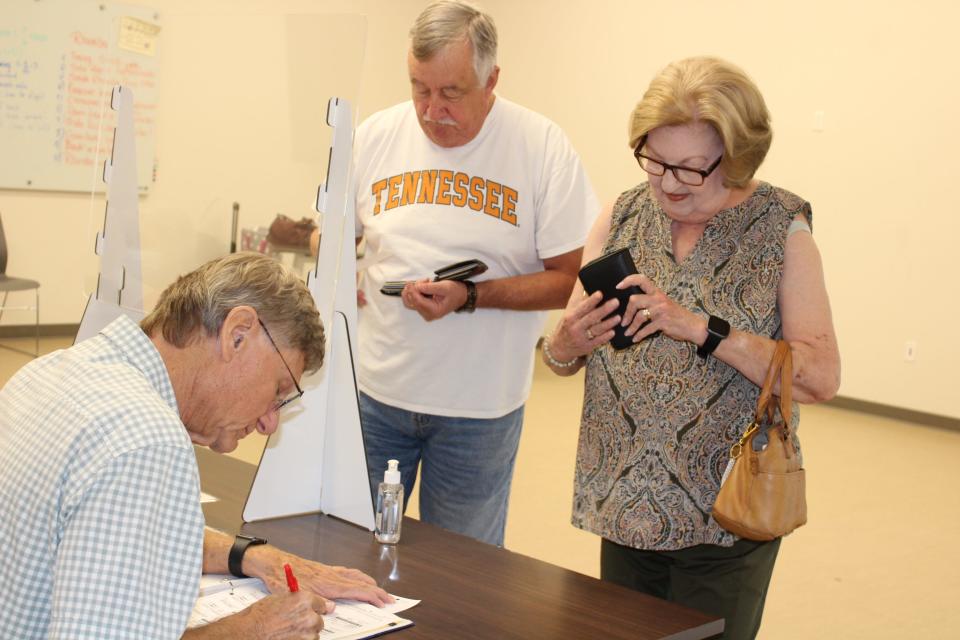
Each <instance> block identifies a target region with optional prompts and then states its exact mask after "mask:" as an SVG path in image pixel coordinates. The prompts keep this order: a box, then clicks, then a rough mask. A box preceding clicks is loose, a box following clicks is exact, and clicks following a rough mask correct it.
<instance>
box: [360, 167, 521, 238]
mask: <svg viewBox="0 0 960 640" xmlns="http://www.w3.org/2000/svg"><path fill="white" fill-rule="evenodd" d="M371 189H372V195H373V215H377V214H379V213H381V212H383V211H390V210H391V209H396V208H397V207H404V206H407V205H411V204H437V205H444V206H454V207H466V208H469V209H472V210H473V211H482V212H483V213H485V214H487V215H488V216H493V217H494V218H498V219H500V220H503V221H504V222H508V223H510V224H512V225H514V226H517V213H516V209H517V191H516V189H512V188H510V187H508V186H506V185H504V184H500V183H499V182H495V181H493V180H489V179H486V178H481V177H479V176H468V175H467V174H465V173H462V172H459V171H456V172H455V171H448V170H446V169H426V170H424V171H407V172H404V173H402V174H398V175H395V176H390V177H389V178H384V179H382V180H377V181H376V182H374V183H373V184H372V185H371Z"/></svg>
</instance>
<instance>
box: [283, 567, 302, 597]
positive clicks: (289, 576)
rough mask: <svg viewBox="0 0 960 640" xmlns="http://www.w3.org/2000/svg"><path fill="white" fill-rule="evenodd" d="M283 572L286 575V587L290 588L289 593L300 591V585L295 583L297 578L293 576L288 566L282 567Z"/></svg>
mask: <svg viewBox="0 0 960 640" xmlns="http://www.w3.org/2000/svg"><path fill="white" fill-rule="evenodd" d="M283 571H284V573H286V574H287V587H289V588H290V593H296V592H297V591H300V585H299V584H298V583H297V577H296V576H295V575H293V569H291V568H290V565H289V564H285V565H283Z"/></svg>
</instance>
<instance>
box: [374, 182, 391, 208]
mask: <svg viewBox="0 0 960 640" xmlns="http://www.w3.org/2000/svg"><path fill="white" fill-rule="evenodd" d="M371 187H372V195H373V215H377V214H378V213H380V200H381V198H382V197H383V190H384V189H386V188H387V181H386V180H377V181H376V182H374V183H373V185H371Z"/></svg>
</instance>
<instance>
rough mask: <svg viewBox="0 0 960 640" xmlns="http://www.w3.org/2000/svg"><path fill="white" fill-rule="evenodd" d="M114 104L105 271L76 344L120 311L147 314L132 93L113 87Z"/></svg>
mask: <svg viewBox="0 0 960 640" xmlns="http://www.w3.org/2000/svg"><path fill="white" fill-rule="evenodd" d="M110 107H111V108H112V109H113V110H114V111H116V112H117V126H116V128H115V129H114V132H113V153H112V154H111V157H110V159H109V160H107V161H106V162H104V165H103V181H104V182H106V183H107V209H106V212H105V213H104V219H103V231H101V232H100V233H98V234H97V238H96V245H95V247H94V251H95V252H96V254H97V255H98V256H100V275H99V276H98V278H97V290H96V292H95V293H93V294H91V295H90V297H89V298H88V299H87V306H86V308H85V309H84V310H83V317H82V318H81V319H80V329H79V331H77V337H76V339H75V340H74V343H75V344H76V343H77V342H81V341H83V340H86V339H87V338H90V337H92V336H95V335H97V333H99V332H100V330H101V329H103V328H104V327H105V326H107V325H108V324H110V323H111V322H113V321H114V320H115V319H117V318H119V317H120V316H121V315H127V316H129V317H130V318H131V319H132V320H134V321H136V322H139V321H140V320H142V319H143V316H144V313H143V284H142V282H141V272H140V203H139V200H138V199H137V194H138V190H137V143H136V134H135V130H134V127H133V92H132V91H130V89H129V88H127V87H121V86H117V87H114V88H113V94H112V95H111V99H110Z"/></svg>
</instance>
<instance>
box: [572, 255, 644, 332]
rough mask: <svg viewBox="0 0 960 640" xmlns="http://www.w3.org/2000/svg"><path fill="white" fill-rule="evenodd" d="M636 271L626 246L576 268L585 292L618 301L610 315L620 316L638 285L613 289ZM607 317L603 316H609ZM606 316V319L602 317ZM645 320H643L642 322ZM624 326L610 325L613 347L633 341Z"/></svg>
mask: <svg viewBox="0 0 960 640" xmlns="http://www.w3.org/2000/svg"><path fill="white" fill-rule="evenodd" d="M634 273H637V266H636V265H635V264H634V263H633V258H632V257H631V256H630V249H629V248H627V247H624V248H623V249H618V250H617V251H613V252H611V253H608V254H606V255H602V256H600V257H599V258H596V259H595V260H591V261H590V262H588V263H587V264H585V265H583V268H582V269H580V282H581V283H583V288H584V290H585V291H586V292H587V294H592V293H593V292H595V291H599V292H600V293H601V294H602V295H603V301H604V302H606V301H607V300H610V299H611V298H616V299H617V300H619V301H620V306H618V307H617V309H616V310H615V311H614V312H613V313H611V314H610V316H612V315H616V314H620V315H621V316H623V314H624V312H625V311H626V310H627V303H628V302H630V296H632V295H635V294H638V293H640V294H642V293H643V289H641V288H640V287H638V286H632V287H627V288H626V289H617V284H618V283H620V281H621V280H623V279H624V278H626V277H627V276H629V275H633V274H634ZM610 316H607V318H609V317H610ZM604 319H606V318H604ZM648 322H650V321H649V320H647V321H646V322H644V323H643V325H641V327H642V326H644V325H646V324H647V323H648ZM626 330H627V328H626V327H624V326H622V325H620V324H618V325H617V326H615V327H614V328H613V334H614V335H613V340H611V341H610V344H611V345H613V348H614V349H626V348H627V347H632V346H633V345H634V344H636V343H635V342H634V341H633V336H628V335H626Z"/></svg>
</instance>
